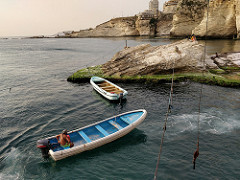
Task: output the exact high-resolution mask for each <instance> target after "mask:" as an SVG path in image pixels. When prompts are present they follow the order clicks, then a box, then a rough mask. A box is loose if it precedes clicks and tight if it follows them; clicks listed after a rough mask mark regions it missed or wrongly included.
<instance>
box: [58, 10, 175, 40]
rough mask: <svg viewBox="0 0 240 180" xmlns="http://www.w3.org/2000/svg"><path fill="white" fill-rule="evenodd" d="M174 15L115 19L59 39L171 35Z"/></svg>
mask: <svg viewBox="0 0 240 180" xmlns="http://www.w3.org/2000/svg"><path fill="white" fill-rule="evenodd" d="M171 24H172V14H170V15H168V14H165V15H162V16H161V17H159V18H158V19H155V18H147V19H141V18H139V17H137V16H132V17H121V18H114V19H111V20H109V21H107V22H105V23H102V24H100V25H98V26H96V28H94V29H92V28H90V29H86V30H80V31H74V32H70V33H69V32H67V33H63V34H61V35H58V36H57V37H72V38H74V37H122V36H162V35H166V34H167V35H169V32H170V29H171V28H172V26H171Z"/></svg>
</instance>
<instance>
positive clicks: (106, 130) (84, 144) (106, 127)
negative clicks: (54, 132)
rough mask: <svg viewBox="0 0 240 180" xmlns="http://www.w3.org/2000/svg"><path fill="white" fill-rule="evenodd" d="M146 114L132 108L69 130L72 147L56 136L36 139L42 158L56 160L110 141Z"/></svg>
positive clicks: (123, 133)
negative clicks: (61, 141)
mask: <svg viewBox="0 0 240 180" xmlns="http://www.w3.org/2000/svg"><path fill="white" fill-rule="evenodd" d="M146 116H147V111H146V110H145V109H139V110H134V111H130V112H126V113H122V114H119V115H117V116H113V117H111V118H108V119H105V120H102V121H99V122H96V123H94V124H90V125H88V126H85V127H82V128H79V129H76V130H73V131H69V132H68V133H67V134H68V135H69V137H70V140H71V142H72V143H73V144H74V146H73V147H71V148H70V147H63V146H61V145H60V144H59V143H58V140H57V138H56V136H52V137H48V138H46V139H42V140H39V141H37V147H38V148H40V149H41V152H42V156H43V157H44V158H49V157H51V158H52V159H53V160H55V161H57V160H60V159H63V158H66V157H69V156H73V155H75V154H79V153H81V152H84V151H87V150H91V149H95V148H97V147H100V146H102V145H104V144H107V143H110V142H112V141H114V140H116V139H118V138H120V137H122V136H124V135H126V134H128V133H129V132H130V131H132V130H133V129H134V128H136V126H137V125H139V124H140V123H141V122H142V121H143V120H144V119H145V118H146Z"/></svg>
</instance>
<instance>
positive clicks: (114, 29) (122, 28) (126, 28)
mask: <svg viewBox="0 0 240 180" xmlns="http://www.w3.org/2000/svg"><path fill="white" fill-rule="evenodd" d="M136 20H137V17H124V18H115V19H111V20H110V21H107V22H105V23H103V24H100V25H98V26H97V27H96V28H95V29H88V30H80V31H79V32H74V33H72V34H71V35H70V37H113V36H117V37H118V36H139V32H138V31H137V29H136V24H135V22H136Z"/></svg>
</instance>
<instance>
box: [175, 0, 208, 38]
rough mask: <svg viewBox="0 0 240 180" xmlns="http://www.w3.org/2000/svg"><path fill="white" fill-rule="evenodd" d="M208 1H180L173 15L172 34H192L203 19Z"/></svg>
mask: <svg viewBox="0 0 240 180" xmlns="http://www.w3.org/2000/svg"><path fill="white" fill-rule="evenodd" d="M205 7H206V2H205V1H204V0H198V1H195V0H181V1H179V3H178V6H177V11H176V14H175V15H174V16H173V22H172V24H173V27H172V29H171V31H170V35H171V36H190V35H191V34H192V30H193V29H195V27H197V26H198V25H199V24H200V22H201V21H202V19H203V16H204V9H205Z"/></svg>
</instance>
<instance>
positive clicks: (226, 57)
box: [211, 52, 240, 68]
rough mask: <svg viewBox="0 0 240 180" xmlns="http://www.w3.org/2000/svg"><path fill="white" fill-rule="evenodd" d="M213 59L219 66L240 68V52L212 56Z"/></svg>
mask: <svg viewBox="0 0 240 180" xmlns="http://www.w3.org/2000/svg"><path fill="white" fill-rule="evenodd" d="M211 59H212V60H213V62H214V63H215V64H216V65H217V66H218V67H219V68H223V67H235V68H240V52H236V53H223V54H219V55H216V56H212V57H211Z"/></svg>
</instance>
